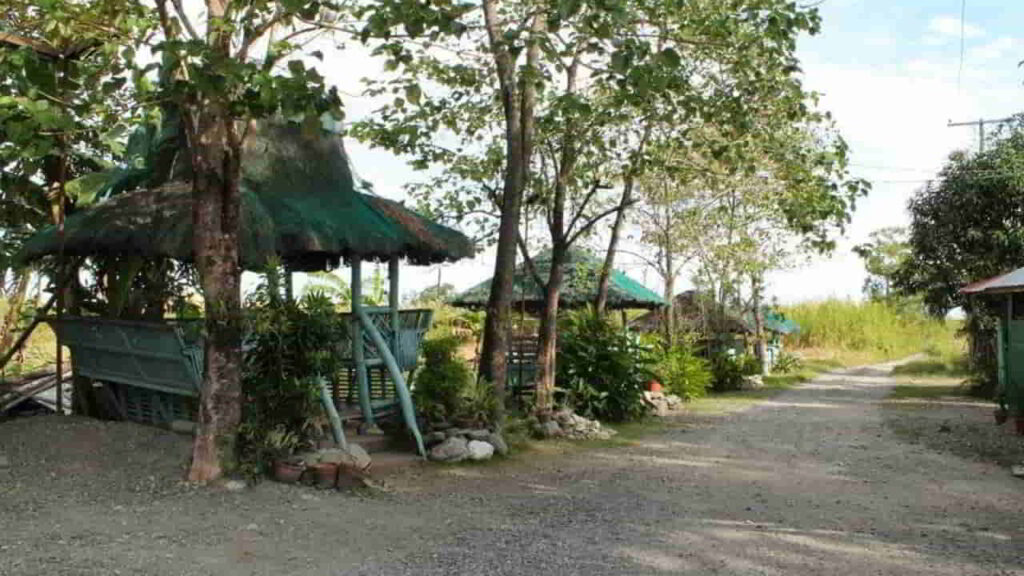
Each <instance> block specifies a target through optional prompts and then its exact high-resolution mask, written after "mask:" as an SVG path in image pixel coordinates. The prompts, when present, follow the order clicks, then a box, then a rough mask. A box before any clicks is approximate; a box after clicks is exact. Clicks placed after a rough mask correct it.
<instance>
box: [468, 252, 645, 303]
mask: <svg viewBox="0 0 1024 576" xmlns="http://www.w3.org/2000/svg"><path fill="white" fill-rule="evenodd" d="M533 263H534V266H535V267H536V270H537V273H538V274H539V275H540V277H541V279H542V280H544V281H547V276H548V273H549V272H550V270H551V251H550V250H548V251H545V252H543V253H541V254H540V255H539V256H537V257H535V258H534V259H533ZM603 264H604V263H603V262H602V261H601V260H599V259H598V258H596V257H595V256H594V255H593V254H590V253H589V252H588V251H586V250H585V249H582V248H570V249H569V252H568V262H566V264H565V278H564V280H563V282H562V289H561V292H560V294H559V298H558V305H559V307H563V308H580V307H583V306H586V305H588V304H593V303H594V301H595V300H596V299H597V284H598V279H599V277H600V274H601V266H602V265H603ZM514 286H515V289H514V290H513V294H514V296H513V305H514V306H515V307H520V306H523V305H525V306H526V308H528V309H530V310H531V311H536V310H540V309H541V308H542V307H543V306H544V291H543V289H542V288H541V286H540V285H539V284H537V281H536V280H535V279H534V277H533V276H532V275H531V274H530V273H529V271H528V270H527V269H526V265H525V263H523V264H520V265H519V266H517V267H516V273H515V279H514ZM490 290H491V280H486V281H484V282H482V283H480V284H478V285H476V286H474V287H472V288H470V289H469V290H466V291H465V292H463V293H461V294H459V295H458V296H456V297H455V299H454V300H452V305H453V306H459V307H462V308H483V307H484V306H486V305H487V299H488V297H489V296H490ZM664 305H665V301H664V300H663V299H662V298H661V296H658V294H657V293H655V292H654V291H652V290H651V289H649V288H647V287H646V286H644V285H643V284H641V283H639V282H637V281H636V280H633V279H632V278H630V277H629V276H626V275H625V274H623V273H622V272H619V271H618V270H613V271H612V274H611V277H610V278H609V279H608V303H607V306H608V308H611V309H616V310H619V309H627V308H646V309H651V308H658V307H660V306H664Z"/></svg>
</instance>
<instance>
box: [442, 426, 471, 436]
mask: <svg viewBox="0 0 1024 576" xmlns="http://www.w3.org/2000/svg"><path fill="white" fill-rule="evenodd" d="M469 432H470V431H469V430H467V429H465V428H449V429H447V430H445V431H444V434H445V436H447V437H448V438H454V437H455V436H465V435H466V434H469Z"/></svg>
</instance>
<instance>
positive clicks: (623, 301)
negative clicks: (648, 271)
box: [451, 248, 665, 392]
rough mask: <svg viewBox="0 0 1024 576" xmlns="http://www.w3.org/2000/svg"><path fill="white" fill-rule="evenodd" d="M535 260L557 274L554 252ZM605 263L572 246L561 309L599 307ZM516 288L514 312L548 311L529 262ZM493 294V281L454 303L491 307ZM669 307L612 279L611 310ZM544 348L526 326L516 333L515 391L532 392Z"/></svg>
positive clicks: (627, 281) (544, 273)
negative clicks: (489, 300) (545, 308)
mask: <svg viewBox="0 0 1024 576" xmlns="http://www.w3.org/2000/svg"><path fill="white" fill-rule="evenodd" d="M532 260H533V265H534V271H535V272H536V273H537V276H540V277H541V279H542V280H543V281H547V277H548V274H549V273H550V271H551V251H550V250H546V251H544V252H542V253H540V254H538V255H537V256H536V257H534V258H533V259H532ZM603 265H604V262H603V261H602V260H600V259H599V258H597V257H596V256H594V255H593V254H592V253H590V252H589V251H588V250H586V249H584V248H570V249H569V250H568V254H567V260H566V263H565V276H564V279H563V282H562V289H561V292H560V293H559V298H558V306H559V309H574V308H584V307H586V306H589V305H591V304H593V303H594V301H595V300H597V289H598V282H599V279H600V274H601V267H602V266H603ZM513 286H514V290H513V294H514V296H513V300H512V307H513V309H515V310H519V311H520V312H521V313H522V315H523V316H525V315H526V314H537V313H539V312H540V311H541V310H542V309H543V307H544V288H543V287H542V286H541V284H539V283H538V282H537V279H536V278H535V277H534V275H533V274H532V273H531V272H530V271H529V270H527V266H526V264H525V263H521V264H520V265H519V266H517V267H516V270H515V277H514V279H513ZM490 290H491V279H487V280H485V281H484V282H481V283H480V284H477V285H476V286H474V287H472V288H470V289H469V290H466V291H465V292H462V293H461V294H459V295H457V296H456V297H455V298H454V299H453V300H452V301H451V304H452V305H453V306H457V307H460V308H471V309H482V308H484V307H486V306H487V300H488V297H489V296H490ZM664 305H665V300H664V299H662V297H661V296H659V295H658V294H657V293H656V292H654V291H653V290H651V289H649V288H647V287H646V286H644V285H643V284H641V283H640V282H637V281H636V280H634V279H632V278H630V277H629V276H626V275H625V274H623V273H622V272H620V271H618V270H613V271H612V273H611V275H610V276H609V278H608V301H607V307H608V309H610V310H621V311H622V312H623V314H625V311H626V310H629V309H644V310H651V309H655V308H661V307H662V306H664ZM522 323H523V322H522V319H521V322H520V324H522ZM539 349H540V346H539V341H538V338H537V335H536V333H535V332H534V331H532V330H527V329H525V328H524V327H523V326H522V325H520V326H519V330H518V331H517V333H515V334H512V335H511V337H510V339H509V351H508V359H507V366H508V369H507V371H506V373H507V374H508V384H507V386H508V388H509V390H512V391H513V392H521V391H526V390H529V389H530V388H531V386H532V383H533V381H534V379H535V377H536V374H537V354H538V351H539Z"/></svg>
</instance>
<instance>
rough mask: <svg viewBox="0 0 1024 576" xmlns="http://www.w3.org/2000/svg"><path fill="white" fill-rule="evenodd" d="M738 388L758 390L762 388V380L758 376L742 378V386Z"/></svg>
mask: <svg viewBox="0 0 1024 576" xmlns="http://www.w3.org/2000/svg"><path fill="white" fill-rule="evenodd" d="M740 388H741V389H743V390H758V389H760V388H764V380H762V379H761V375H760V374H755V375H753V376H744V377H743V384H742V385H741V386H740Z"/></svg>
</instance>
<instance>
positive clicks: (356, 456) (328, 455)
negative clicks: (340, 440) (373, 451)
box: [320, 442, 371, 470]
mask: <svg viewBox="0 0 1024 576" xmlns="http://www.w3.org/2000/svg"><path fill="white" fill-rule="evenodd" d="M320 461H321V462H332V463H334V464H340V465H342V466H346V467H348V468H355V469H356V470H366V469H367V468H369V467H370V463H371V459H370V455H369V454H367V453H366V450H364V449H363V447H362V446H360V445H359V444H354V443H351V442H350V443H349V444H348V449H347V450H345V449H343V448H330V449H327V450H321V451H320Z"/></svg>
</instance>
